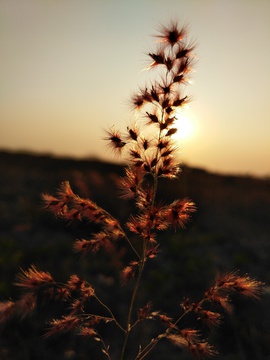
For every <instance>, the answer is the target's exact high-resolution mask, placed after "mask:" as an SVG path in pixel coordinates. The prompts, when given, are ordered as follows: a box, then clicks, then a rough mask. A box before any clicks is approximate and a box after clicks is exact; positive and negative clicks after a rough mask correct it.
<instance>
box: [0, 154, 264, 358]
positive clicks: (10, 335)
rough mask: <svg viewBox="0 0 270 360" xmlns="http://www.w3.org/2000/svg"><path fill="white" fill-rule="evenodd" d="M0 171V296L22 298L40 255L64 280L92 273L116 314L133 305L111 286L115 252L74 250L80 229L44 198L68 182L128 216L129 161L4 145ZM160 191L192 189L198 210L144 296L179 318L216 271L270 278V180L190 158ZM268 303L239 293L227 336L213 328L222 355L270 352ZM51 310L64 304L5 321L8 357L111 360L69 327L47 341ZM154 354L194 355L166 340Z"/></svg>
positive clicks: (167, 197)
mask: <svg viewBox="0 0 270 360" xmlns="http://www.w3.org/2000/svg"><path fill="white" fill-rule="evenodd" d="M0 174H1V176H0V214H1V215H0V249H1V252H0V270H1V272H0V301H5V300H8V299H9V298H16V297H18V296H19V293H18V289H17V288H16V287H15V286H14V285H13V283H14V279H15V277H16V274H17V273H18V272H19V269H20V268H23V269H27V268H28V267H29V266H30V265H31V264H33V263H34V264H35V265H36V266H37V268H39V269H42V270H47V271H49V272H51V274H52V275H53V276H54V277H55V278H57V279H58V280H61V281H64V280H67V279H68V277H69V275H71V274H73V273H78V274H80V275H81V276H84V277H88V278H89V279H90V280H91V281H92V282H93V283H95V286H99V285H100V293H101V295H102V296H103V298H104V299H105V301H108V302H110V301H112V300H111V298H113V299H114V300H113V301H112V304H111V305H112V306H114V307H115V309H116V310H115V311H116V312H117V311H118V312H119V313H121V311H122V312H125V305H124V299H123V297H122V298H119V297H118V295H117V293H115V292H114V290H113V286H112V285H111V284H112V275H115V274H116V272H115V269H113V266H114V265H115V259H114V261H112V259H110V258H109V257H108V255H104V254H100V253H98V254H96V255H95V256H94V257H93V256H92V255H91V256H89V257H85V258H81V257H79V256H78V255H75V254H74V252H73V249H72V246H73V241H74V240H76V239H77V238H79V237H80V235H81V231H82V230H81V229H80V228H79V227H78V226H76V225H70V226H67V225H66V224H65V223H63V222H61V221H58V220H56V219H54V218H53V217H52V216H50V215H49V214H47V213H44V211H43V210H42V209H41V205H42V204H41V200H40V194H41V193H46V192H48V193H54V192H55V190H56V189H57V188H58V187H59V184H60V183H61V182H62V181H64V180H69V181H70V183H71V186H72V188H73V190H74V191H75V192H76V193H78V194H79V195H80V196H82V197H90V198H91V199H92V200H94V201H95V202H97V203H98V204H99V205H100V206H102V207H103V208H105V209H106V210H107V211H109V212H111V213H112V214H113V215H114V216H115V217H116V218H118V219H119V220H122V221H125V220H126V219H127V216H128V214H129V212H130V211H131V210H132V205H131V204H130V203H129V202H125V201H123V200H121V199H118V198H116V193H117V182H118V180H119V176H120V175H121V174H123V168H122V167H121V166H118V165H114V164H107V163H102V162H99V161H86V160H85V161H78V160H77V161H76V160H72V159H56V158H52V157H50V156H36V155H30V154H23V153H7V152H0ZM159 197H160V198H162V199H163V201H164V202H169V201H172V200H174V199H178V198H183V197H189V198H190V199H192V200H193V201H194V202H195V203H196V205H197V208H198V210H197V213H196V214H194V216H193V218H192V221H191V222H190V223H189V224H188V225H187V229H185V230H181V231H179V232H177V233H174V232H171V233H164V234H161V237H160V239H159V241H160V254H159V256H158V258H157V259H155V260H154V261H153V263H152V264H151V266H150V267H149V269H148V272H147V273H146V276H145V278H144V281H143V283H142V288H141V293H140V296H141V298H143V299H147V301H148V300H149V299H151V300H152V302H153V304H154V305H155V307H156V308H157V309H161V310H163V311H165V312H166V313H168V315H170V316H171V315H174V313H176V311H177V310H178V309H179V303H180V301H181V300H182V298H183V296H190V295H191V296H195V297H196V296H200V295H202V294H203V292H204V291H205V289H206V288H207V286H209V285H211V282H212V281H213V279H214V277H215V275H216V273H217V272H218V271H234V270H239V271H240V274H245V273H248V274H249V275H250V276H251V277H254V278H256V279H258V280H260V281H263V282H265V283H266V284H269V283H270V266H269V258H270V179H258V178H253V177H239V176H222V175H218V174H213V173H209V172H207V171H204V170H202V169H194V168H189V167H185V166H184V167H183V171H182V173H181V175H180V177H179V180H177V181H170V182H168V181H162V182H161V187H160V191H159ZM84 231H85V229H84ZM267 289H268V288H267ZM124 297H125V296H124ZM269 305H270V301H269V291H266V294H265V295H264V296H263V297H262V300H261V301H258V302H256V301H255V302H254V301H250V300H248V301H246V300H243V299H238V298H237V299H235V310H234V315H233V316H232V317H229V318H228V319H227V320H225V324H224V325H223V326H222V328H221V329H220V332H219V335H215V334H212V335H211V337H212V338H213V339H214V341H215V342H216V343H217V347H218V348H219V350H220V353H222V354H223V355H222V356H221V355H219V356H218V359H224V360H225V359H226V360H233V359H240V360H242V359H243V360H244V359H248V360H249V359H250V360H251V359H252V360H262V359H270V310H269ZM50 311H52V313H53V314H55V313H57V312H58V311H59V309H57V308H54V307H52V308H51V307H49V306H47V307H46V306H45V307H43V308H41V309H40V311H39V312H38V313H37V314H35V316H32V317H30V318H25V319H23V320H22V321H17V322H15V321H11V322H9V323H8V324H5V325H1V327H0V331H1V338H0V359H6V360H11V359H12V360H17V359H21V360H28V359H41V360H43V359H50V360H54V359H59V360H62V359H63V360H64V359H103V357H100V356H99V355H95V353H94V352H93V351H94V350H93V348H92V345H91V344H89V343H88V342H85V341H84V340H81V339H78V338H74V337H72V336H69V335H68V336H62V337H61V336H60V337H57V338H56V339H51V340H46V341H45V340H44V339H43V338H42V336H41V335H42V334H43V331H44V328H45V327H46V325H44V324H46V321H48V319H50V317H47V313H50ZM168 354H169V355H168ZM151 358H153V359H157V360H159V359H160V360H161V359H162V360H163V359H172V360H173V359H188V358H190V357H188V355H186V354H184V353H181V351H180V350H179V349H174V348H173V347H172V346H171V345H170V346H169V347H167V345H166V344H163V343H162V344H161V346H160V348H159V351H157V352H156V353H153V357H151Z"/></svg>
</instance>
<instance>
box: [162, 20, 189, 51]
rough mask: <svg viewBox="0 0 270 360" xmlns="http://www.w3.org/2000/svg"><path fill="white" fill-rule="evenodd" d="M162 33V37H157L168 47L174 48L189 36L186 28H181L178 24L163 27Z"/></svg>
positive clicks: (173, 23)
mask: <svg viewBox="0 0 270 360" xmlns="http://www.w3.org/2000/svg"><path fill="white" fill-rule="evenodd" d="M160 33H161V35H158V36H157V37H158V38H159V39H160V41H161V42H163V43H165V44H166V45H170V46H174V45H175V44H177V43H179V42H181V41H182V40H183V39H184V37H185V36H186V34H187V30H186V27H181V28H180V27H179V25H178V24H177V22H172V23H171V25H170V26H168V27H166V26H164V25H162V26H161V30H160Z"/></svg>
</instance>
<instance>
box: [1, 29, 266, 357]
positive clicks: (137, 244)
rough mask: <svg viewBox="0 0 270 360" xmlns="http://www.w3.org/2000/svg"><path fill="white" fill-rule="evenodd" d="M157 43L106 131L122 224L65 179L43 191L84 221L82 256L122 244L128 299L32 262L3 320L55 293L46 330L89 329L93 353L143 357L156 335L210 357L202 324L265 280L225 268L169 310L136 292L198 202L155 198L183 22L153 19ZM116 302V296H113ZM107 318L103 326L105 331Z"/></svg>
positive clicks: (168, 151) (166, 164)
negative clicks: (108, 296)
mask: <svg viewBox="0 0 270 360" xmlns="http://www.w3.org/2000/svg"><path fill="white" fill-rule="evenodd" d="M156 45H157V48H156V51H154V52H150V53H149V54H148V56H149V58H150V63H149V66H148V67H147V70H149V71H152V72H153V75H154V80H153V81H152V82H150V83H149V84H147V85H146V86H145V87H143V88H141V89H139V91H138V92H137V93H135V94H134V95H133V96H132V98H131V105H132V108H133V110H134V113H135V114H134V118H135V120H134V121H133V122H132V123H131V124H130V125H129V126H128V128H127V129H125V130H124V131H120V130H118V129H115V128H114V127H112V128H111V129H109V130H108V131H107V135H106V141H107V142H108V144H109V146H110V148H111V149H112V150H113V151H114V152H115V153H116V154H117V156H123V157H124V158H125V159H128V165H127V166H126V168H125V176H123V177H122V178H121V181H120V183H119V196H121V197H122V198H123V199H125V200H127V201H132V202H133V203H134V205H135V206H134V212H133V213H132V214H130V215H129V217H128V220H127V221H126V223H124V224H121V223H120V222H119V221H118V220H117V219H116V218H115V217H114V216H113V215H111V214H110V213H108V212H107V211H106V210H105V209H103V208H102V207H100V206H99V205H97V204H96V203H95V202H93V201H92V200H91V199H89V198H82V197H80V196H79V195H77V194H75V193H74V192H73V190H72V188H71V186H70V184H69V182H67V181H65V182H63V183H62V184H61V186H60V188H59V190H58V191H57V193H56V195H50V194H42V199H43V202H44V208H45V209H46V210H48V211H50V212H51V213H53V214H54V215H55V216H57V217H58V218H60V219H64V220H67V221H68V222H83V223H84V224H85V223H86V224H87V226H88V229H89V237H85V238H80V239H77V240H76V241H75V243H74V250H75V252H77V253H80V254H82V256H85V257H89V261H91V258H90V257H98V256H99V252H100V251H105V252H107V253H108V254H110V255H111V256H114V254H115V251H117V250H116V249H119V248H121V247H122V246H125V247H126V248H127V249H128V253H129V256H128V257H126V258H125V260H126V261H127V262H126V264H125V266H123V267H122V269H121V271H120V274H119V276H118V278H119V279H120V281H118V280H116V281H115V286H118V288H117V289H116V290H115V291H116V293H117V292H118V293H119V294H121V292H123V291H125V293H127V292H128V294H129V295H128V298H127V304H126V307H125V308H124V310H123V311H121V312H119V311H116V312H115V310H114V309H113V308H112V307H111V306H109V305H108V304H107V303H105V301H104V300H103V299H102V298H101V296H100V295H99V290H98V289H96V288H95V286H94V285H93V284H92V283H91V282H89V281H88V280H87V279H84V278H81V277H80V276H78V275H76V274H72V275H71V276H70V277H69V279H68V280H67V281H66V282H65V283H62V282H57V281H56V280H55V279H54V277H53V276H52V275H51V274H50V273H49V272H47V271H42V270H39V269H37V268H36V267H35V266H34V265H32V266H31V267H30V268H29V269H27V270H22V271H21V273H20V274H19V275H18V277H17V280H16V285H17V286H18V287H19V288H21V289H22V291H23V292H22V296H21V297H20V299H19V300H16V301H13V300H9V301H6V302H2V303H1V304H0V314H1V322H4V321H7V320H8V319H9V318H10V317H14V316H18V315H22V314H23V316H25V315H27V314H31V313H33V311H34V310H35V309H36V308H37V306H38V304H40V303H43V302H51V301H56V302H62V303H63V309H64V310H63V316H62V317H60V318H55V319H52V320H51V322H50V323H49V325H48V324H47V326H46V334H45V337H52V336H54V335H56V334H58V333H69V332H72V333H74V334H76V335H78V336H81V337H83V338H87V339H88V338H89V341H90V342H93V344H96V347H97V348H99V349H100V356H99V358H100V359H102V358H104V359H108V360H113V359H120V360H124V359H125V360H127V359H130V360H131V359H133V360H142V359H146V358H151V354H152V353H153V350H154V349H156V347H158V345H159V344H160V343H161V342H163V341H168V342H170V343H171V344H172V345H174V346H176V347H178V348H179V351H181V350H187V351H188V352H189V353H190V354H191V355H193V356H195V357H197V358H204V357H211V356H214V355H216V354H217V350H216V347H215V344H210V342H209V340H208V339H207V337H204V336H205V334H206V332H205V326H206V327H207V328H209V329H210V330H213V329H215V328H217V327H218V326H219V325H220V324H221V322H222V319H223V316H224V314H226V312H228V313H231V311H232V306H233V305H232V302H231V295H232V294H234V293H240V294H241V295H243V296H246V297H250V298H255V299H257V298H258V297H259V296H260V294H261V292H262V289H263V284H262V283H261V282H259V281H257V280H254V279H252V278H250V277H249V276H248V275H244V276H241V275H239V273H238V272H231V273H227V274H219V275H217V277H216V279H215V280H214V281H213V283H212V285H211V286H210V287H209V288H208V289H207V290H206V291H205V292H204V293H203V294H202V297H201V299H199V300H198V299H197V300H196V301H194V300H192V299H190V298H188V297H185V298H183V299H179V302H178V303H179V308H178V316H176V317H172V316H171V315H170V314H167V313H165V312H163V311H162V309H155V298H154V294H153V298H152V299H149V300H148V301H147V302H145V303H141V301H140V296H139V294H140V289H141V288H143V279H144V275H145V274H146V273H147V270H148V264H149V263H150V262H151V261H153V259H156V258H157V259H158V256H159V252H160V251H162V249H160V247H161V248H162V247H163V246H166V244H164V243H162V246H160V243H161V241H162V233H163V232H164V231H169V230H170V229H172V230H174V231H177V230H178V229H179V228H180V229H181V228H183V227H185V226H186V224H187V223H188V221H189V219H190V216H191V215H192V213H194V212H195V211H196V207H195V204H194V203H193V202H192V201H191V200H190V199H187V198H183V199H177V200H174V201H173V202H171V203H169V204H166V203H164V202H162V201H160V200H158V197H157V192H158V186H159V182H160V179H161V178H167V179H174V178H176V177H178V176H179V174H180V168H179V162H180V159H179V150H178V147H177V142H176V140H175V134H176V133H177V131H179V130H178V126H177V121H178V116H177V114H179V111H181V110H182V109H183V107H184V106H185V104H187V103H188V101H189V100H190V99H189V97H188V96H187V95H186V94H185V87H186V85H187V84H188V80H189V75H190V72H191V71H192V68H193V64H194V59H195V57H194V45H193V44H191V43H190V42H188V39H187V30H186V28H185V27H179V25H178V24H177V23H171V24H170V25H169V26H168V27H165V26H164V27H161V29H160V33H159V34H158V35H157V42H156ZM119 244H120V245H119ZM191 256H192V255H191ZM198 276H199V274H198ZM125 288H127V290H123V289H125ZM159 291H162V289H159ZM113 296H115V293H113ZM119 296H120V295H119ZM117 301H118V298H115V299H114V301H112V302H115V303H116V302H117ZM97 310H99V311H97ZM125 310H126V311H125ZM190 316H192V319H193V320H194V319H195V322H196V326H194V321H192V322H191V323H190V325H188V320H189V318H190ZM149 324H151V326H150V325H149ZM108 326H109V329H110V330H109V331H106V327H108ZM144 327H145V328H148V329H149V331H147V332H145V333H146V334H147V337H146V338H143V339H141V338H140V337H138V339H136V338H134V336H133V334H136V335H138V329H143V328H144ZM202 329H203V330H202ZM151 331H152V332H153V333H152V334H149V332H151ZM112 332H113V333H116V334H117V337H118V342H117V343H114V342H111V341H110V334H112ZM112 338H114V336H112ZM131 344H132V346H131ZM130 348H132V350H130ZM168 357H169V356H168Z"/></svg>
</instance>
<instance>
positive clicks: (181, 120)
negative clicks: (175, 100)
mask: <svg viewBox="0 0 270 360" xmlns="http://www.w3.org/2000/svg"><path fill="white" fill-rule="evenodd" d="M175 117H176V121H175V123H174V125H175V126H176V127H177V133H176V134H175V137H176V138H178V139H187V138H190V137H191V136H192V133H193V131H194V129H193V125H192V122H191V119H190V118H189V117H188V116H187V115H186V114H183V112H177V113H176V114H175Z"/></svg>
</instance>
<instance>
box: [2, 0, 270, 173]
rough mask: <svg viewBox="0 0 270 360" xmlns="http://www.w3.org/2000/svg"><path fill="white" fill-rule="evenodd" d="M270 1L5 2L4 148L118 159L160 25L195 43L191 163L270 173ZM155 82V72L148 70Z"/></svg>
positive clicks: (187, 158) (184, 140) (187, 151)
mask: <svg viewBox="0 0 270 360" xmlns="http://www.w3.org/2000/svg"><path fill="white" fill-rule="evenodd" d="M269 18H270V1H269V0H166V1H165V0H0V48H1V52H0V79H1V81H0V149H5V150H12V151H17V150H19V151H21V150H26V151H31V152H39V153H50V154H54V155H57V156H72V157H76V158H86V157H87V158H91V157H94V158H99V159H102V160H109V161H114V160H115V158H114V157H113V155H112V153H111V152H110V150H109V148H108V147H107V146H106V142H105V141H104V137H105V131H104V130H105V129H108V128H110V127H111V126H115V128H117V129H118V128H119V129H125V128H126V126H127V125H128V123H129V122H130V121H132V118H133V116H134V112H132V111H131V108H130V98H131V96H132V95H133V94H134V93H135V92H136V91H138V89H139V87H140V86H142V85H143V84H144V81H146V77H145V76H146V75H145V72H143V71H142V69H143V68H145V66H146V65H147V64H149V59H148V57H147V53H149V52H150V51H152V50H153V49H154V45H155V38H154V37H153V35H155V34H157V32H158V29H159V28H160V24H164V25H168V24H169V23H170V22H171V21H172V20H173V21H177V22H179V24H180V25H187V26H188V30H189V36H188V37H189V39H190V41H191V42H195V43H196V44H197V47H196V50H195V52H196V65H195V67H194V71H193V73H192V77H191V80H192V81H191V84H189V85H188V86H187V88H186V93H187V94H188V95H191V98H192V101H191V103H190V104H189V107H188V108H187V109H185V112H184V116H185V118H186V121H188V122H189V126H190V127H191V130H190V133H189V135H188V136H186V137H184V136H182V137H181V138H179V149H180V150H179V151H181V156H182V161H183V162H184V163H186V164H187V165H189V166H195V167H201V168H205V169H207V170H209V171H213V172H219V173H224V174H237V175H240V174H243V175H256V176H270V66H269V65H270V21H269ZM150 75H151V74H150Z"/></svg>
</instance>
